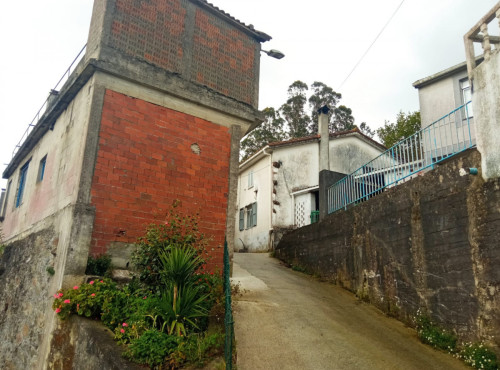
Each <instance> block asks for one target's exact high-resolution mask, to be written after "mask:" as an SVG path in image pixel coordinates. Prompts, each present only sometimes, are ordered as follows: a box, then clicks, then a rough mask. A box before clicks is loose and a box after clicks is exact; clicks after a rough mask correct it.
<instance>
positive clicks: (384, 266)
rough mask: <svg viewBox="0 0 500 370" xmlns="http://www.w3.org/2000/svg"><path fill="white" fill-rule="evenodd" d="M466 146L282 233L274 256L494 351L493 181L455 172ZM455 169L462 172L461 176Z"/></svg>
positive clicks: (497, 197) (475, 158)
mask: <svg viewBox="0 0 500 370" xmlns="http://www.w3.org/2000/svg"><path fill="white" fill-rule="evenodd" d="M480 162H481V158H480V155H479V153H478V152H477V151H476V150H470V151H467V152H464V153H462V154H461V155H457V156H455V157H453V158H451V159H449V160H447V161H444V162H442V164H440V165H438V166H436V168H435V169H434V170H432V171H429V172H427V173H425V175H423V176H419V177H417V178H414V179H412V180H411V181H409V182H407V183H405V184H402V185H399V186H397V187H395V188H391V189H387V190H386V191H385V192H384V193H382V194H380V195H377V196H376V197H374V198H372V199H370V200H368V201H366V202H365V203H363V204H359V205H357V206H355V207H353V208H351V209H348V210H347V211H340V212H337V213H334V214H332V215H328V216H327V217H325V218H324V219H323V220H322V221H320V222H319V223H316V224H313V225H310V226H306V227H303V228H301V229H298V230H295V231H292V232H290V233H288V234H286V235H285V236H284V237H283V238H282V240H281V242H280V243H279V244H278V246H277V247H276V252H275V253H276V256H277V257H278V258H280V259H282V260H284V261H286V262H288V263H290V264H293V265H298V266H301V267H303V268H304V269H305V270H306V271H308V272H310V273H314V274H318V275H320V276H322V277H324V278H326V279H328V280H330V281H332V282H335V283H337V284H339V285H341V286H343V287H345V288H346V289H348V290H350V291H352V292H354V293H356V294H357V295H358V296H359V297H360V298H362V299H364V300H367V301H369V302H370V303H372V304H374V305H375V306H377V307H378V308H380V309H381V310H383V311H384V312H386V313H388V314H390V315H393V316H395V317H397V318H398V319H400V320H402V321H404V322H407V323H409V324H412V319H413V317H414V315H415V314H416V312H417V310H418V309H419V308H420V309H423V310H424V311H426V312H427V313H428V314H429V315H430V316H431V318H432V319H433V320H434V321H435V322H437V323H439V324H440V325H441V326H443V327H445V328H448V329H451V330H454V331H455V332H456V333H457V334H458V335H459V336H461V337H462V338H464V339H467V340H484V341H486V342H487V343H489V344H490V345H492V346H493V347H494V348H496V349H497V350H498V349H499V348H500V337H498V333H499V332H500V300H499V299H498V297H499V296H500V268H499V267H498V266H500V248H499V240H500V180H498V179H497V180H490V181H488V182H485V181H484V180H483V179H482V177H481V176H471V175H468V174H467V175H465V176H462V175H461V174H460V169H461V168H466V169H467V168H470V167H480ZM462 174H463V172H462Z"/></svg>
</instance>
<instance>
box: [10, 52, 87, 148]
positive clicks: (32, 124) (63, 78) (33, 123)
mask: <svg viewBox="0 0 500 370" xmlns="http://www.w3.org/2000/svg"><path fill="white" fill-rule="evenodd" d="M86 47H87V44H85V45H84V46H83V48H82V50H80V52H79V53H78V55H77V56H76V58H75V59H74V60H73V61H72V62H71V64H70V65H69V67H68V68H67V69H66V71H65V72H64V74H63V75H62V76H61V78H60V79H59V81H57V84H56V85H55V86H54V88H53V89H52V90H51V93H50V94H49V96H48V97H47V99H45V101H44V102H43V104H42V106H41V107H40V109H39V110H38V112H36V114H35V117H33V119H32V120H31V122H30V124H29V125H28V128H27V129H26V131H24V133H23V136H22V137H21V140H19V142H18V143H17V145H16V147H15V148H14V150H13V151H12V157H14V156H15V155H16V153H17V151H18V150H19V148H20V147H21V146H22V145H23V144H24V141H25V140H26V139H27V137H28V136H29V134H30V133H31V131H32V130H33V128H34V127H35V126H36V124H37V123H38V121H39V120H40V117H41V116H42V115H43V113H45V109H46V108H47V103H48V102H49V100H50V98H51V97H52V95H53V93H54V92H55V93H57V92H58V90H57V89H58V88H59V86H61V83H62V82H66V80H67V79H68V77H69V75H70V74H71V69H72V68H73V66H74V65H75V64H76V63H77V62H79V61H80V59H81V58H82V57H83V55H84V51H85V48H86Z"/></svg>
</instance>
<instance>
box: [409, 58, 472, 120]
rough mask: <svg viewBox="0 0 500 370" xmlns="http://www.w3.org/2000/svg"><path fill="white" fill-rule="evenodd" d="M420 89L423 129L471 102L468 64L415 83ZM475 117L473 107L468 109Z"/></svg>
mask: <svg viewBox="0 0 500 370" xmlns="http://www.w3.org/2000/svg"><path fill="white" fill-rule="evenodd" d="M413 87H415V88H416V89H418V98H419V102H420V117H421V120H422V128H424V127H427V126H429V125H430V124H431V123H432V122H435V121H437V120H438V119H440V118H441V117H443V116H445V115H446V114H448V113H450V112H451V111H453V110H454V109H455V108H458V107H460V106H461V105H463V104H465V103H467V102H469V101H470V100H471V96H472V95H471V89H470V83H469V78H468V76H467V63H466V62H463V63H460V64H457V65H455V66H453V67H450V68H447V69H445V70H443V71H440V72H438V73H435V74H433V75H430V76H427V77H425V78H422V79H420V80H418V81H415V82H414V83H413ZM468 110H469V116H470V117H473V116H474V114H473V111H472V107H470V108H468Z"/></svg>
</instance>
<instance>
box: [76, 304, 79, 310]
mask: <svg viewBox="0 0 500 370" xmlns="http://www.w3.org/2000/svg"><path fill="white" fill-rule="evenodd" d="M76 310H77V311H79V310H80V303H77V304H76Z"/></svg>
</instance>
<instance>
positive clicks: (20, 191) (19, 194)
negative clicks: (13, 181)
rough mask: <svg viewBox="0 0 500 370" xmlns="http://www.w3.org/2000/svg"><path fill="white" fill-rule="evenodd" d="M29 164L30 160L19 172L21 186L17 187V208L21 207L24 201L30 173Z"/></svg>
mask: <svg viewBox="0 0 500 370" xmlns="http://www.w3.org/2000/svg"><path fill="white" fill-rule="evenodd" d="M29 164H30V162H29V161H28V162H26V163H25V165H24V166H22V167H21V171H20V174H19V188H18V189H17V196H16V208H17V207H19V206H20V205H21V203H22V201H23V193H24V186H25V185H26V176H27V175H28V167H29Z"/></svg>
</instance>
